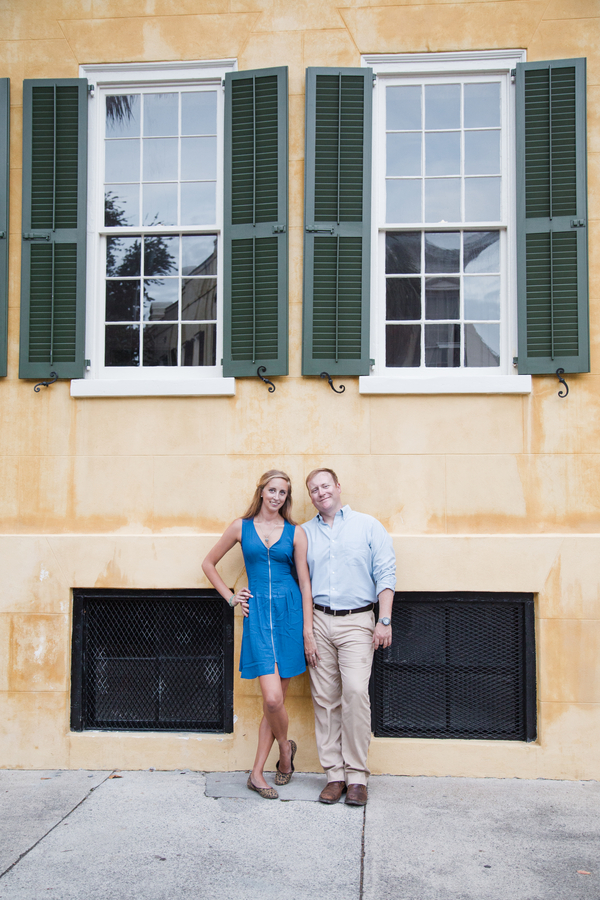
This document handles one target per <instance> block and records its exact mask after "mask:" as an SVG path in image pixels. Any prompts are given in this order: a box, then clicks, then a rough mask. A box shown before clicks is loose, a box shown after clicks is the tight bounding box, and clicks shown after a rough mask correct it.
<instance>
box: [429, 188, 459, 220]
mask: <svg viewBox="0 0 600 900" xmlns="http://www.w3.org/2000/svg"><path fill="white" fill-rule="evenodd" d="M460 219H461V215H460V178H428V179H427V180H426V181H425V221H426V222H460Z"/></svg>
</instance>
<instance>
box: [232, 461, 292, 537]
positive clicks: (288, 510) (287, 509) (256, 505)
mask: <svg viewBox="0 0 600 900" xmlns="http://www.w3.org/2000/svg"><path fill="white" fill-rule="evenodd" d="M273 478H283V480H284V481H287V486H288V495H287V497H286V498H285V503H284V504H283V506H282V507H281V509H280V510H279V515H280V516H282V517H283V518H284V519H285V521H286V522H289V523H290V525H295V524H296V523H295V522H294V520H293V519H292V482H291V481H290V476H289V475H286V473H285V472H280V471H279V469H269V471H268V472H265V473H264V475H261V476H260V478H259V479H258V482H257V485H256V490H255V491H254V496H253V498H252V500H251V502H250V506H249V507H248V509H247V510H246V512H245V513H244V515H243V516H242V519H253V518H254V517H255V516H257V515H258V513H259V512H260V508H261V506H262V497H261V496H260V495H261V493H262V491H263V489H264V488H265V487H266V486H267V485H268V483H269V482H270V481H271V480H272V479H273Z"/></svg>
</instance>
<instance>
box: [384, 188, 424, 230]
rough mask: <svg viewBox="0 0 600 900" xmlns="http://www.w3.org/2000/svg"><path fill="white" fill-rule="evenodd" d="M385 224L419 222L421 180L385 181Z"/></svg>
mask: <svg viewBox="0 0 600 900" xmlns="http://www.w3.org/2000/svg"><path fill="white" fill-rule="evenodd" d="M386 193H387V197H386V222H420V221H421V179H420V178H419V179H416V180H415V179H410V180H407V181H405V180H402V181H396V180H392V179H388V180H387V181H386Z"/></svg>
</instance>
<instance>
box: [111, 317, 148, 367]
mask: <svg viewBox="0 0 600 900" xmlns="http://www.w3.org/2000/svg"><path fill="white" fill-rule="evenodd" d="M104 332H105V339H104V365H105V366H139V364H140V326H139V325H106V327H105V329H104Z"/></svg>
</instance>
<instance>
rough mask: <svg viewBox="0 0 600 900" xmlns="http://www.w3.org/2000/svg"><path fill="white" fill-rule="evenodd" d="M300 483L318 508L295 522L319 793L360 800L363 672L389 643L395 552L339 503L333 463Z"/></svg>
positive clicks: (379, 531)
mask: <svg viewBox="0 0 600 900" xmlns="http://www.w3.org/2000/svg"><path fill="white" fill-rule="evenodd" d="M306 487H307V489H308V493H309V496H310V499H311V501H312V503H313V506H314V507H315V509H316V510H317V513H318V515H317V516H315V518H314V519H311V520H310V522H306V523H305V524H304V525H303V526H302V527H303V528H304V530H305V532H306V535H307V537H308V567H309V570H310V577H311V583H312V593H313V602H314V611H313V616H314V622H313V635H311V634H310V633H309V632H308V633H307V632H306V631H305V638H306V640H305V646H306V648H307V659H308V662H309V671H310V681H311V692H312V698H313V705H314V709H315V734H316V739H317V749H318V752H319V759H320V761H321V765H322V766H323V769H324V770H325V772H326V773H327V786H326V787H325V788H324V789H323V790H322V791H321V794H320V796H319V800H320V801H321V802H322V803H337V802H338V800H339V799H340V797H341V796H342V794H343V793H344V792H345V791H346V790H347V794H346V803H347V804H349V805H350V806H365V804H366V802H367V798H368V795H367V778H368V776H369V774H370V773H369V770H368V768H367V753H368V750H369V743H370V740H371V704H370V702H369V678H370V676H371V665H372V662H373V651H374V650H376V649H377V648H378V647H389V646H390V644H391V642H392V626H391V624H390V617H391V614H392V603H393V600H394V588H395V586H396V559H395V556H394V549H393V546H392V540H391V538H390V536H389V534H388V533H387V531H386V530H385V528H384V527H383V525H382V524H381V523H380V522H378V521H377V519H374V518H373V517H372V516H368V515H365V514H364V513H358V512H354V510H352V509H350V507H349V506H343V505H342V488H341V485H340V483H339V481H338V479H337V475H336V474H335V472H334V471H333V470H332V469H315V470H314V471H312V472H311V473H310V475H309V476H308V478H307V479H306ZM377 600H379V619H378V621H377V623H375V616H374V613H373V607H374V604H375V602H376V601H377ZM313 637H314V640H313Z"/></svg>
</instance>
